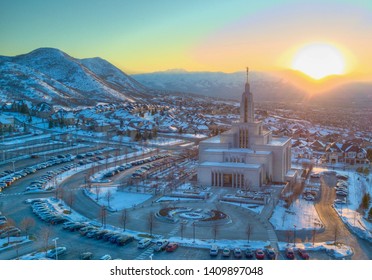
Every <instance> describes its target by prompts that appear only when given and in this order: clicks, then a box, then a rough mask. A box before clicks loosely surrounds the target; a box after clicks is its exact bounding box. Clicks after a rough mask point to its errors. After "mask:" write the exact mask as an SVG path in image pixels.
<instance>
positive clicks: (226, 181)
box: [222, 174, 232, 188]
mask: <svg viewBox="0 0 372 280" xmlns="http://www.w3.org/2000/svg"><path fill="white" fill-rule="evenodd" d="M222 186H223V187H230V188H231V187H232V174H223V185H222Z"/></svg>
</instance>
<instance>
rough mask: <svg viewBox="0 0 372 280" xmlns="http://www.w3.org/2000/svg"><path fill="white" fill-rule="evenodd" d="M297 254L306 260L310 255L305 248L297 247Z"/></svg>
mask: <svg viewBox="0 0 372 280" xmlns="http://www.w3.org/2000/svg"><path fill="white" fill-rule="evenodd" d="M298 255H299V256H300V257H301V258H302V259H304V260H308V259H310V256H309V254H308V253H307V252H306V250H305V249H301V248H300V249H298Z"/></svg>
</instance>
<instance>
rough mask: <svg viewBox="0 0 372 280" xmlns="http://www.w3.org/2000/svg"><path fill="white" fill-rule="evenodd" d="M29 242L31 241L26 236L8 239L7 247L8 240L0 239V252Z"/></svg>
mask: <svg viewBox="0 0 372 280" xmlns="http://www.w3.org/2000/svg"><path fill="white" fill-rule="evenodd" d="M28 242H31V240H30V239H29V238H28V236H19V237H14V236H13V237H9V243H10V244H9V245H7V244H8V238H7V237H5V238H1V239H0V252H1V251H2V250H6V249H9V248H12V247H14V246H17V245H21V244H25V243H28Z"/></svg>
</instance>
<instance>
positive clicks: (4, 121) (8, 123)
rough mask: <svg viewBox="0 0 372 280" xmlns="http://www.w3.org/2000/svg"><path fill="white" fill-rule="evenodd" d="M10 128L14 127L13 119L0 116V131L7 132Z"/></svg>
mask: <svg viewBox="0 0 372 280" xmlns="http://www.w3.org/2000/svg"><path fill="white" fill-rule="evenodd" d="M11 127H14V117H13V116H7V115H4V114H0V131H1V132H3V131H7V130H9V128H11Z"/></svg>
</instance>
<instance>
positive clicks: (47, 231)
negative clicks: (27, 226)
mask: <svg viewBox="0 0 372 280" xmlns="http://www.w3.org/2000/svg"><path fill="white" fill-rule="evenodd" d="M50 235H51V227H50V225H49V226H47V227H44V228H42V229H41V231H40V237H41V240H42V241H43V247H44V252H45V253H46V252H47V251H48V247H49V238H50Z"/></svg>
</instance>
